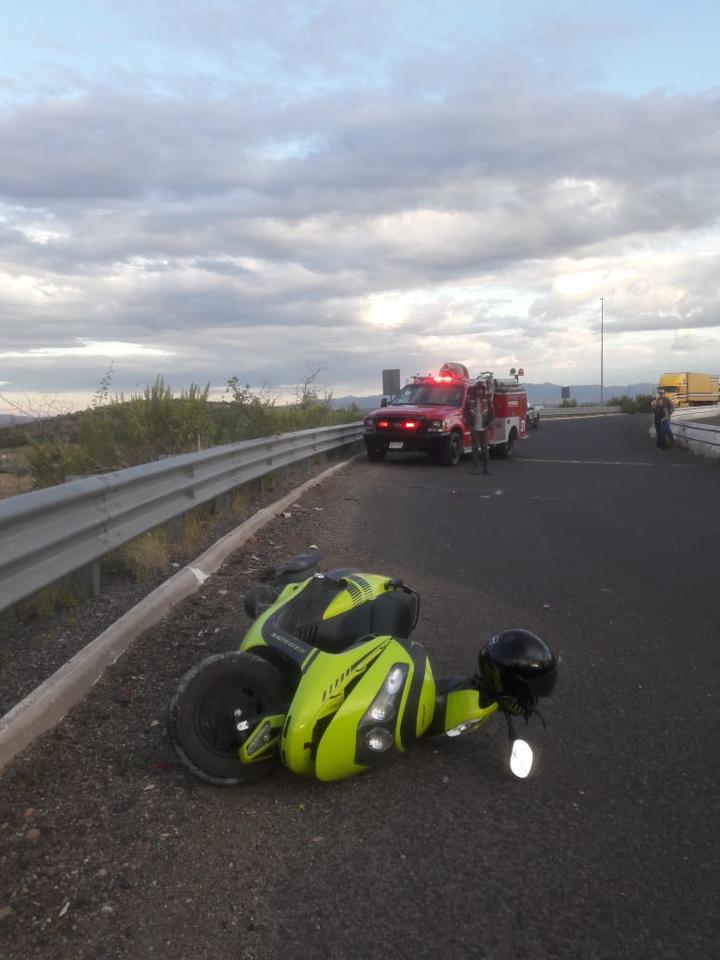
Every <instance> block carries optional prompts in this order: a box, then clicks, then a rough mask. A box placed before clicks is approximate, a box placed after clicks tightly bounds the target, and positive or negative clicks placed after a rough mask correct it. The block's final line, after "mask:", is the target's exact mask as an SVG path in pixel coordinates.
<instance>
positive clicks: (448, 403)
mask: <svg viewBox="0 0 720 960" xmlns="http://www.w3.org/2000/svg"><path fill="white" fill-rule="evenodd" d="M462 402H463V388H462V387H461V386H458V385H457V384H446V383H408V384H407V386H405V387H403V388H402V390H401V391H400V393H398V394H397V396H396V397H394V398H393V401H392V405H393V406H394V407H401V406H407V405H409V404H412V405H413V406H421V407H459V406H461V405H462Z"/></svg>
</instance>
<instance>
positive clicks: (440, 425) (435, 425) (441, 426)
mask: <svg viewBox="0 0 720 960" xmlns="http://www.w3.org/2000/svg"><path fill="white" fill-rule="evenodd" d="M447 428H448V422H447V420H431V421H430V423H429V424H428V430H434V431H435V432H436V433H442V431H443V430H447Z"/></svg>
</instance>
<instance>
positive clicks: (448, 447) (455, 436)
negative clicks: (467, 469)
mask: <svg viewBox="0 0 720 960" xmlns="http://www.w3.org/2000/svg"><path fill="white" fill-rule="evenodd" d="M462 452H463V448H462V438H461V436H460V434H459V433H458V432H457V430H455V431H453V433H451V434H450V436H449V437H448V438H447V440H446V441H445V444H444V445H443V447H442V453H441V456H440V462H441V463H442V464H443V465H444V466H446V467H456V466H457V465H458V464H459V463H460V457H461V456H462Z"/></svg>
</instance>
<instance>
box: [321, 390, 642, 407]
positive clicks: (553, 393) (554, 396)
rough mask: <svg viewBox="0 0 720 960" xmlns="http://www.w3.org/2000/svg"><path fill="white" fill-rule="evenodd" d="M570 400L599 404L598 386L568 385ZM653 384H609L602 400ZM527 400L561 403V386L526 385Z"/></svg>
mask: <svg viewBox="0 0 720 960" xmlns="http://www.w3.org/2000/svg"><path fill="white" fill-rule="evenodd" d="M569 386H570V399H571V400H577V402H578V403H599V402H600V384H599V383H598V384H586V383H581V384H570V385H569ZM655 387H656V384H654V383H630V384H624V385H622V386H618V385H617V384H611V385H610V386H604V387H603V398H604V400H605V402H607V401H608V400H611V399H612V398H613V397H622V396H625V395H626V394H627V396H630V397H636V396H637V395H638V394H640V393H652V392H653V391H654V390H655ZM525 389H526V390H527V394H528V400H529V401H530V402H531V403H547V404H553V403H555V404H560V403H562V386H561V385H560V384H558V383H526V384H525ZM381 400H382V396H381V394H377V395H375V396H370V397H354V396H347V397H334V398H333V401H332V405H333V407H334V408H335V409H336V410H338V409H340V408H342V407H349V406H351V405H352V404H353V403H354V404H355V405H356V406H358V407H359V408H360V409H361V410H374V409H375V408H376V407H379V406H380V401H381Z"/></svg>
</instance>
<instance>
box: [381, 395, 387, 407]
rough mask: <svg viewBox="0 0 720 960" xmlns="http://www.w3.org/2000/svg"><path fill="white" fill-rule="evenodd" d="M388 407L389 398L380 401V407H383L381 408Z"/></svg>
mask: <svg viewBox="0 0 720 960" xmlns="http://www.w3.org/2000/svg"><path fill="white" fill-rule="evenodd" d="M387 405H388V398H387V397H383V398H382V400H381V401H380V406H381V407H386V406H387Z"/></svg>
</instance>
